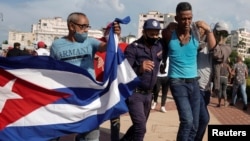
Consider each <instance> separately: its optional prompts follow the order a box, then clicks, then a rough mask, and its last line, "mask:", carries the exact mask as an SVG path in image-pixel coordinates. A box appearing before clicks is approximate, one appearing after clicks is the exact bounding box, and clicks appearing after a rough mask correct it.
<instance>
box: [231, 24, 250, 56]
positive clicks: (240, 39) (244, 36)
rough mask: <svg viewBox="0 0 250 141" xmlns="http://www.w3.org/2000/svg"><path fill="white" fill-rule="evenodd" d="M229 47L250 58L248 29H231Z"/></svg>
mask: <svg viewBox="0 0 250 141" xmlns="http://www.w3.org/2000/svg"><path fill="white" fill-rule="evenodd" d="M231 47H232V49H233V50H236V51H237V52H238V54H241V55H242V56H243V57H244V58H250V30H248V29H246V28H239V29H238V30H232V31H231Z"/></svg>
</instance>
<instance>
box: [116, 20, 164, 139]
mask: <svg viewBox="0 0 250 141" xmlns="http://www.w3.org/2000/svg"><path fill="white" fill-rule="evenodd" d="M160 30H161V27H160V23H159V21H157V20H155V19H148V20H146V21H145V22H144V25H143V35H142V36H141V37H140V38H139V39H138V40H136V41H134V42H133V43H131V44H129V45H128V47H127V48H126V50H125V57H126V58H127V60H128V61H129V63H130V65H131V67H132V68H133V69H134V71H135V73H136V74H137V76H138V77H139V78H140V80H141V83H140V84H139V85H138V87H137V88H136V89H135V91H134V93H133V95H132V96H130V97H129V98H128V99H127V105H128V109H129V115H130V117H131V120H132V123H133V125H132V126H131V127H130V128H129V129H128V131H127V132H126V134H125V135H124V136H123V138H122V139H121V141H131V140H133V141H143V138H144V135H145V133H146V123H147V119H148V116H149V113H150V109H151V101H152V89H153V87H154V85H155V83H156V78H157V73H158V69H159V64H160V61H161V59H162V45H161V41H160V40H159V39H160V38H159V33H160Z"/></svg>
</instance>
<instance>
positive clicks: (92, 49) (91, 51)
mask: <svg viewBox="0 0 250 141" xmlns="http://www.w3.org/2000/svg"><path fill="white" fill-rule="evenodd" d="M67 26H68V30H69V32H68V35H67V36H65V37H62V38H60V39H57V40H55V41H54V42H53V43H52V46H51V48H50V56H51V57H52V58H54V59H56V60H61V61H64V62H67V63H70V64H73V65H75V66H78V67H81V68H83V69H85V70H87V71H88V72H89V73H90V75H91V76H92V77H93V78H94V79H95V78H96V76H95V71H94V55H95V53H96V52H97V51H101V52H102V51H106V48H107V45H106V43H105V42H102V41H100V40H97V39H95V38H90V37H88V30H89V28H90V25H89V20H88V17H87V16H86V15H85V14H84V13H81V12H73V13H71V14H69V16H68V18H67ZM119 26H120V25H119V23H117V22H114V32H115V33H120V28H119ZM75 51H78V53H72V52H75ZM99 136H100V132H99V127H97V128H96V129H93V130H91V131H89V132H85V133H81V134H78V135H77V136H76V139H75V141H83V140H84V141H99ZM53 140H59V138H55V139H53Z"/></svg>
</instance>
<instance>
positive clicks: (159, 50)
mask: <svg viewBox="0 0 250 141" xmlns="http://www.w3.org/2000/svg"><path fill="white" fill-rule="evenodd" d="M175 21H176V22H172V23H170V24H169V25H168V26H167V27H165V28H162V27H161V26H160V22H159V21H157V20H156V19H148V20H146V21H145V22H144V25H143V31H142V33H143V34H142V36H141V37H139V39H137V40H135V41H134V42H132V43H130V44H127V43H123V42H120V43H119V47H120V48H121V49H122V51H123V52H124V56H125V58H126V59H127V60H128V62H129V64H130V65H131V67H132V68H133V70H134V72H135V73H136V74H137V76H138V77H139V79H140V80H141V81H140V83H139V84H138V86H137V87H136V89H135V90H134V92H133V94H132V95H131V96H130V97H129V98H128V99H127V100H126V103H127V107H128V109H129V115H130V118H131V120H132V125H131V127H130V128H129V129H128V130H127V132H126V133H125V135H124V136H123V137H120V136H119V132H120V124H122V123H120V117H115V118H113V119H111V120H110V123H111V124H110V125H111V126H110V128H111V141H119V140H120V141H143V140H144V136H145V134H146V132H147V129H146V124H147V121H148V117H149V116H150V110H151V109H156V107H157V99H158V97H159V93H160V90H161V94H162V97H161V102H160V111H161V112H163V113H166V107H165V106H166V105H165V104H166V100H167V93H168V90H170V92H171V94H172V96H173V99H174V101H175V104H176V107H177V111H178V115H179V120H180V125H179V129H178V132H177V136H176V140H177V141H187V140H189V141H202V139H203V136H204V133H205V131H206V128H207V125H208V123H209V118H210V117H209V112H208V108H207V106H208V105H209V102H210V96H211V84H213V90H212V91H213V92H214V93H215V94H216V95H217V96H218V105H217V107H221V101H222V98H224V106H228V105H231V106H234V105H235V104H236V100H237V92H238V88H240V92H241V94H242V98H243V102H244V103H243V104H244V107H243V110H244V111H246V110H247V94H246V78H247V77H248V68H247V66H246V64H244V62H243V58H242V56H240V55H239V56H237V63H235V64H234V65H233V66H230V65H229V62H228V61H229V56H230V54H231V52H232V50H231V48H230V46H228V45H227V44H226V40H227V37H228V36H229V34H230V32H229V29H228V26H227V25H226V24H225V23H223V22H217V23H216V24H215V26H214V28H213V29H211V28H210V26H209V25H208V24H207V23H206V22H204V21H195V22H194V21H193V13H192V6H191V4H190V3H188V2H180V3H179V4H178V5H177V7H176V16H175ZM67 25H68V31H69V33H68V35H67V36H65V37H63V38H60V39H57V40H55V41H54V42H53V43H52V45H51V47H50V50H49V51H48V50H47V49H46V47H47V45H46V44H45V43H44V42H42V41H40V42H38V44H37V49H36V50H34V51H32V52H29V53H27V52H26V51H25V50H21V49H20V46H21V45H20V43H14V48H13V49H9V50H8V51H7V53H6V57H13V56H22V55H33V56H50V57H52V58H54V59H56V60H61V61H64V62H67V63H71V64H73V65H76V66H78V67H81V68H83V69H86V70H87V71H88V72H89V73H90V74H91V75H92V77H93V78H95V79H96V80H98V81H102V77H103V68H104V60H105V55H106V53H105V51H106V46H107V41H108V38H109V37H108V35H109V34H108V33H109V32H110V28H111V27H112V26H113V27H114V33H115V34H117V35H118V37H120V35H121V26H120V24H119V23H117V22H114V23H110V24H108V25H107V27H106V28H105V30H104V34H103V37H102V38H101V39H94V38H91V37H88V30H89V28H90V25H89V20H88V17H87V15H85V14H84V13H80V12H73V13H71V14H69V16H68V19H67ZM161 30H162V32H160V31H161ZM160 33H161V34H162V37H161V36H160ZM73 50H84V51H82V52H81V54H78V55H77V56H75V55H74V54H72V56H68V55H65V56H64V55H63V54H67V53H63V52H70V51H73ZM83 56H84V59H83ZM232 76H233V78H234V79H233V92H232V100H231V102H230V104H229V102H228V98H227V95H228V93H227V91H226V90H227V84H228V82H229V77H232ZM198 105H199V106H198ZM99 136H100V133H99V128H98V127H97V128H96V129H92V130H91V131H89V132H87V133H80V134H78V135H77V136H76V139H75V140H76V141H82V140H85V141H98V140H99ZM59 139H60V137H55V138H54V139H52V140H59Z"/></svg>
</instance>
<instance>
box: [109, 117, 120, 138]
mask: <svg viewBox="0 0 250 141" xmlns="http://www.w3.org/2000/svg"><path fill="white" fill-rule="evenodd" d="M110 129H111V136H110V141H119V140H120V137H119V135H120V117H116V118H112V119H111V120H110Z"/></svg>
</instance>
